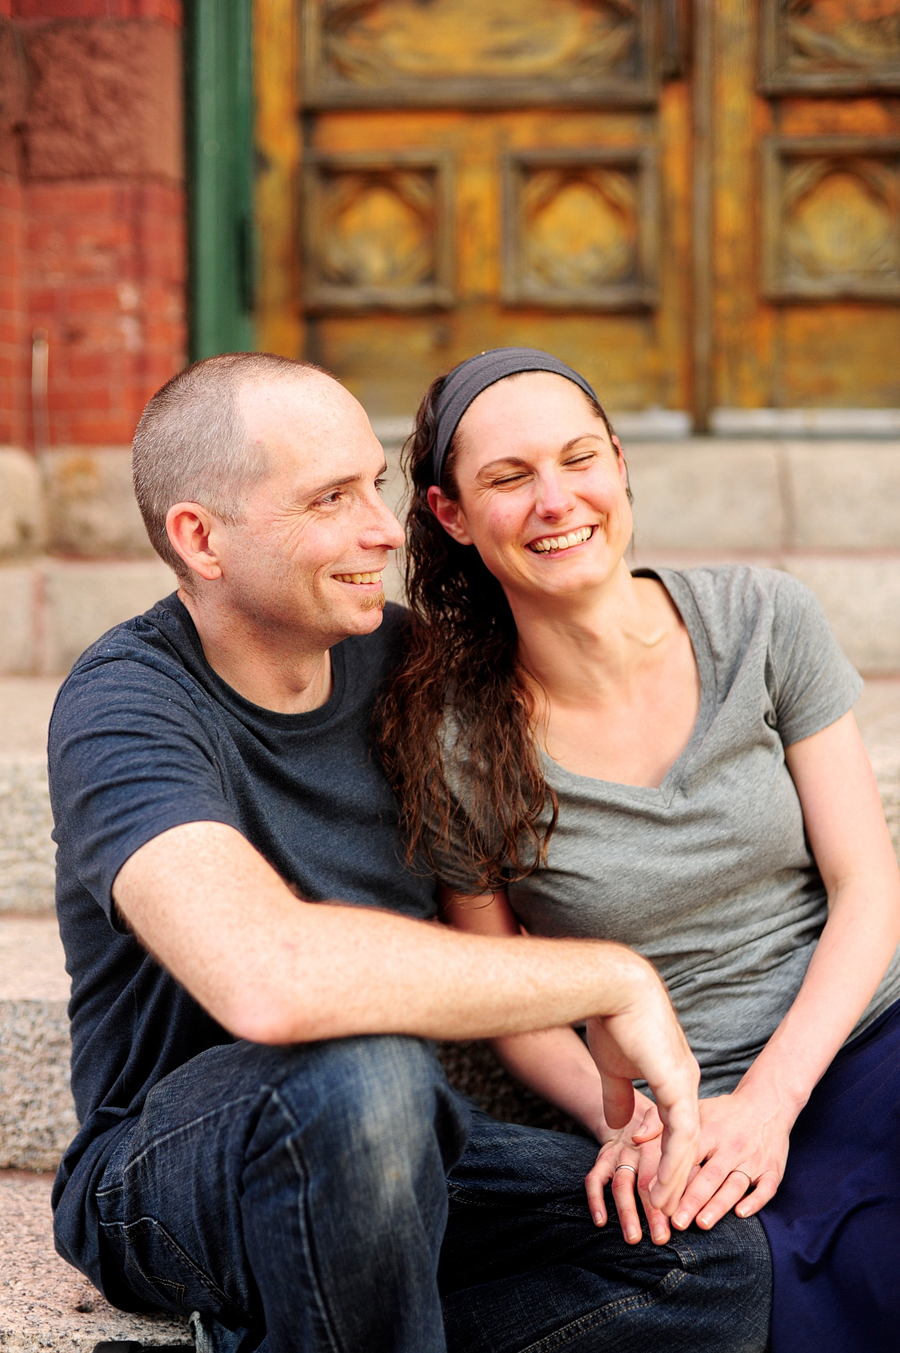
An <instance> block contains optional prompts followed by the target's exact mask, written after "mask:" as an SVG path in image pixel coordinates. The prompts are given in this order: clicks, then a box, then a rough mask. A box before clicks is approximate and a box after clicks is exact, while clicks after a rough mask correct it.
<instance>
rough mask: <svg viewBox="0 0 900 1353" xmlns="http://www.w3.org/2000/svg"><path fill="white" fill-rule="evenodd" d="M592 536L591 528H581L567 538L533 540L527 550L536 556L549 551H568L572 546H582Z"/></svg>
mask: <svg viewBox="0 0 900 1353" xmlns="http://www.w3.org/2000/svg"><path fill="white" fill-rule="evenodd" d="M593 534H594V528H593V526H582V527H581V528H580V529H579V530H578V531H570V532H569V534H568V535H567V536H544V538H543V539H542V540H534V541H532V543H531V544H530V545H529V547H528V548H529V549H530V550H534V551H535V552H536V553H537V554H546V553H547V552H548V551H549V550H570V549H571V548H572V546H573V545H583V544H584V542H585V541H586V540H590V538H591V536H592V535H593Z"/></svg>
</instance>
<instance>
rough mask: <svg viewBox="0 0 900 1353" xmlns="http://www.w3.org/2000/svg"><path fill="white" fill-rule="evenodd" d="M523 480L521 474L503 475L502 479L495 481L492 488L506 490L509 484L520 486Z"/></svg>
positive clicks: (523, 476) (523, 477)
mask: <svg viewBox="0 0 900 1353" xmlns="http://www.w3.org/2000/svg"><path fill="white" fill-rule="evenodd" d="M524 479H525V475H523V474H507V475H504V476H503V478H502V479H495V480H494V487H495V488H500V489H502V488H506V487H508V486H509V485H510V484H521V483H522V482H523V481H524Z"/></svg>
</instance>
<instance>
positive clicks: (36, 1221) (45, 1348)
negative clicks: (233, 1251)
mask: <svg viewBox="0 0 900 1353" xmlns="http://www.w3.org/2000/svg"><path fill="white" fill-rule="evenodd" d="M50 1187H51V1179H50V1177H49V1176H47V1175H30V1176H29V1175H25V1174H18V1173H16V1174H5V1175H0V1349H2V1350H4V1353H38V1351H39V1350H40V1353H92V1351H93V1349H94V1348H95V1347H96V1345H97V1344H98V1343H101V1342H110V1343H116V1344H118V1343H122V1342H124V1343H136V1344H138V1345H144V1346H150V1347H160V1346H163V1347H165V1346H170V1347H171V1346H178V1347H183V1348H191V1347H193V1344H192V1340H191V1338H190V1335H189V1333H188V1329H187V1322H186V1320H179V1319H178V1318H177V1317H174V1316H166V1315H132V1314H127V1313H125V1312H123V1311H117V1310H116V1309H115V1308H114V1307H113V1306H110V1304H109V1302H107V1301H105V1300H104V1298H103V1297H101V1296H100V1293H99V1292H97V1291H96V1289H95V1288H94V1287H93V1285H92V1284H91V1283H90V1282H88V1280H87V1278H85V1277H83V1276H82V1275H81V1274H80V1273H77V1272H76V1271H75V1269H73V1268H71V1267H70V1266H69V1265H68V1264H67V1263H66V1262H65V1260H63V1259H61V1258H60V1257H59V1255H58V1254H57V1253H56V1251H55V1249H54V1247H53V1231H52V1222H51V1215H50Z"/></svg>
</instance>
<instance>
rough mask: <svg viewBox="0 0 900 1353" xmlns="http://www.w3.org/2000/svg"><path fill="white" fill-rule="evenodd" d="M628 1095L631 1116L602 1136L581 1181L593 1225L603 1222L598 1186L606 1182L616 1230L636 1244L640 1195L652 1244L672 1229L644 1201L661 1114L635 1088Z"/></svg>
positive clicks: (656, 1157) (657, 1151)
mask: <svg viewBox="0 0 900 1353" xmlns="http://www.w3.org/2000/svg"><path fill="white" fill-rule="evenodd" d="M634 1101H635V1108H634V1113H633V1115H632V1117H631V1121H630V1122H629V1123H626V1125H625V1127H623V1128H619V1129H617V1130H616V1131H615V1132H612V1133H610V1135H609V1136H607V1137H606V1138H605V1140H604V1142H603V1145H602V1146H601V1148H600V1152H599V1154H598V1156H597V1161H596V1164H595V1165H594V1168H593V1169H592V1170H591V1172H590V1174H589V1175H588V1176H587V1178H586V1179H585V1181H584V1186H585V1191H586V1193H587V1199H588V1206H589V1207H590V1209H591V1216H592V1217H593V1218H594V1221H595V1222H596V1223H597V1225H598V1226H605V1225H606V1222H607V1221H608V1213H607V1209H606V1199H605V1197H604V1189H605V1188H606V1185H607V1184H609V1185H610V1186H611V1187H612V1192H613V1197H614V1198H615V1200H616V1213H617V1215H618V1218H619V1226H620V1227H621V1228H622V1235H623V1236H624V1237H625V1239H626V1240H627V1241H628V1244H629V1245H636V1244H637V1243H638V1241H639V1240H640V1239H641V1234H642V1231H641V1219H640V1216H639V1215H638V1208H637V1200H638V1198H640V1200H641V1203H642V1204H643V1208H644V1213H645V1215H646V1217H647V1222H648V1225H649V1227H650V1238H651V1240H652V1241H653V1243H654V1244H655V1245H665V1243H666V1241H667V1240H668V1239H669V1237H670V1236H671V1234H672V1232H671V1228H670V1226H669V1219H668V1217H667V1216H666V1214H665V1213H664V1212H661V1211H660V1209H659V1208H658V1207H654V1206H653V1204H652V1203H651V1201H650V1186H651V1184H652V1183H653V1181H654V1179H655V1178H656V1174H657V1171H658V1169H659V1161H660V1156H661V1154H662V1131H663V1125H662V1120H661V1118H660V1116H659V1113H658V1112H657V1108H656V1105H655V1104H654V1103H653V1101H652V1100H651V1099H648V1098H647V1096H646V1095H643V1094H641V1093H640V1092H639V1091H636V1092H635V1096H634ZM620 1167H621V1168H620Z"/></svg>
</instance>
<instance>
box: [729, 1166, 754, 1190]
mask: <svg viewBox="0 0 900 1353" xmlns="http://www.w3.org/2000/svg"><path fill="white" fill-rule="evenodd" d="M731 1173H732V1174H742V1175H743V1176H744V1178H745V1179H746V1181H747V1183H748V1184H749V1185H750V1186H751V1187H752V1186H753V1176H752V1175H749V1174H748V1173H747V1171H746V1170H739V1169H738V1167H737V1166H735V1167H734V1169H733V1170H732V1171H731Z"/></svg>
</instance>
